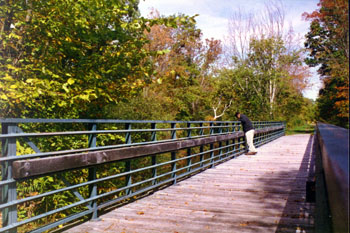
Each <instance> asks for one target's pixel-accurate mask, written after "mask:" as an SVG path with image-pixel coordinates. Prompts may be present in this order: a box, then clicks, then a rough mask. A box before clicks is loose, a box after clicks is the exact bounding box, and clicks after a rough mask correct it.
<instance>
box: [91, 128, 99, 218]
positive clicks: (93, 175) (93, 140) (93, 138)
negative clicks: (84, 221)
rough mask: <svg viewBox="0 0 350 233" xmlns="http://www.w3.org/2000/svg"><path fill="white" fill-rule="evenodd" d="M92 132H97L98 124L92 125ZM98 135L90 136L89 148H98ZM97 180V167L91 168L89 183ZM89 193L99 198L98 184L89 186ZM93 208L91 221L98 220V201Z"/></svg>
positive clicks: (92, 203)
mask: <svg viewBox="0 0 350 233" xmlns="http://www.w3.org/2000/svg"><path fill="white" fill-rule="evenodd" d="M90 128H91V131H96V130H97V124H91V125H90ZM96 138H97V135H96V134H90V135H89V147H90V148H93V147H96ZM95 179H96V166H94V167H91V168H89V181H92V180H95ZM89 193H90V197H95V196H97V183H94V184H91V185H89ZM90 205H91V208H92V209H93V210H94V211H93V212H92V216H91V220H97V219H98V217H97V200H94V201H92V202H91V204H90Z"/></svg>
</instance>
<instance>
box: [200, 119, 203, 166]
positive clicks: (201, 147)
mask: <svg viewBox="0 0 350 233" xmlns="http://www.w3.org/2000/svg"><path fill="white" fill-rule="evenodd" d="M199 127H200V128H201V129H200V130H199V135H200V136H203V135H204V129H203V128H202V127H203V123H199ZM203 152H204V145H201V146H200V147H199V153H200V154H201V155H200V156H199V161H200V167H203V159H204V154H203Z"/></svg>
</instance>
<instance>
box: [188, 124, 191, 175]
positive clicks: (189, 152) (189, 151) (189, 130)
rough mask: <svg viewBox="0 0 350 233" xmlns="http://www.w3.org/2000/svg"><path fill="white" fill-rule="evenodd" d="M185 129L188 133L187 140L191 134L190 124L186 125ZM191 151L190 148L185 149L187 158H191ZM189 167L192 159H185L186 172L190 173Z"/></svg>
mask: <svg viewBox="0 0 350 233" xmlns="http://www.w3.org/2000/svg"><path fill="white" fill-rule="evenodd" d="M187 128H188V131H187V138H191V136H192V134H191V123H187ZM191 149H192V148H188V149H187V156H191ZM191 165H192V158H188V159H187V167H188V168H187V172H190V171H191Z"/></svg>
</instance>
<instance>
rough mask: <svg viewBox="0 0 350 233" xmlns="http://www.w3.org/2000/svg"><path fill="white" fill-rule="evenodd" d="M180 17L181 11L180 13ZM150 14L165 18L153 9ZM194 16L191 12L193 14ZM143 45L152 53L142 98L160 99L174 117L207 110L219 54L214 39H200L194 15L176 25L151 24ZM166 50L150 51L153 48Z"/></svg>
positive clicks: (190, 117)
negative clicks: (150, 75) (150, 73)
mask: <svg viewBox="0 0 350 233" xmlns="http://www.w3.org/2000/svg"><path fill="white" fill-rule="evenodd" d="M180 16H181V17H182V15H180ZM151 17H153V18H166V17H164V16H160V15H159V13H158V12H157V11H153V12H152V13H151ZM171 17H175V16H171ZM194 17H195V16H194ZM147 37H148V39H149V40H150V43H149V44H148V45H146V46H145V48H146V49H147V50H148V51H150V52H151V53H152V54H154V56H152V57H151V60H152V62H153V65H154V69H155V74H154V75H153V78H152V80H153V83H152V84H150V85H149V86H147V87H145V88H144V98H150V99H152V100H153V101H154V100H156V101H160V102H162V106H163V107H164V108H163V111H164V112H172V115H173V116H174V119H179V120H200V119H203V118H205V117H206V116H207V115H208V114H210V113H208V111H210V110H211V107H210V101H209V98H208V97H209V96H210V94H209V93H210V92H211V90H212V88H213V87H212V75H213V72H214V71H215V63H216V62H217V60H218V58H219V56H220V54H221V51H222V50H221V43H220V41H218V40H214V39H206V40H205V41H204V42H203V40H202V33H201V31H200V30H199V29H197V28H196V26H195V21H194V19H191V18H188V20H182V21H181V22H179V23H178V26H177V27H176V28H171V27H168V26H166V25H154V26H153V27H152V28H151V30H150V31H149V32H148V33H147ZM159 50H161V51H166V52H161V53H154V51H159Z"/></svg>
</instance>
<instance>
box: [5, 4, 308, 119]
mask: <svg viewBox="0 0 350 233" xmlns="http://www.w3.org/2000/svg"><path fill="white" fill-rule="evenodd" d="M137 6H138V1H136V0H134V1H112V0H109V1H106V0H105V1H101V0H99V1H97V0H96V1H11V0H7V1H3V2H2V5H1V12H0V13H1V22H0V23H1V25H0V26H1V35H0V36H1V45H0V46H1V65H0V73H1V82H0V90H1V94H0V106H1V117H26V118H117V119H166V120H175V119H176V120H214V119H215V120H216V119H223V120H232V119H234V115H233V113H234V112H235V111H237V110H240V111H242V112H245V113H246V114H248V115H250V116H251V118H252V119H253V120H267V119H268V120H286V121H287V122H288V124H289V125H295V124H302V123H303V122H310V121H312V120H313V113H312V111H313V107H312V101H310V100H308V99H305V98H304V97H303V96H302V91H303V90H304V88H305V87H306V86H307V79H308V77H309V73H308V71H307V68H306V67H305V66H304V65H303V59H304V54H305V51H304V49H303V48H302V47H301V46H299V45H298V44H300V43H298V38H296V36H295V35H294V34H293V30H292V29H289V30H284V29H283V25H284V23H285V22H284V17H283V14H284V12H283V11H282V10H281V7H280V6H279V5H278V4H275V5H273V7H271V6H269V7H266V8H265V9H263V10H262V14H261V18H254V19H251V21H252V22H253V23H250V26H247V27H245V28H243V29H242V30H239V31H237V30H235V29H237V27H235V26H237V25H231V26H229V27H231V28H230V29H231V30H229V31H230V35H229V37H228V38H236V42H237V41H238V40H237V37H242V36H243V34H244V33H245V35H244V36H245V39H246V41H245V43H244V44H238V43H234V42H235V40H233V41H225V42H223V41H218V40H215V39H208V38H203V36H202V33H201V30H200V29H198V28H197V26H196V22H195V18H196V15H195V16H186V15H182V14H179V15H173V16H166V17H165V16H162V15H161V14H160V13H159V12H157V11H156V10H154V11H153V12H151V14H150V15H149V17H147V18H145V17H141V16H140V13H139V11H138V7H137ZM242 14H243V13H242ZM240 17H245V16H244V15H241V16H240ZM264 17H270V19H273V20H270V21H266V20H262V18H264ZM261 22H264V24H262V23H261ZM251 31H254V32H255V33H250V32H251ZM286 31H287V32H286ZM238 32H239V33H238ZM247 35H249V36H248V37H247ZM228 40H230V39H228ZM241 41H242V40H241ZM230 44H231V46H230ZM238 50H239V51H240V54H238V53H237V51H238ZM228 51H236V53H235V52H232V53H229V52H228ZM291 113H293V114H291Z"/></svg>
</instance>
